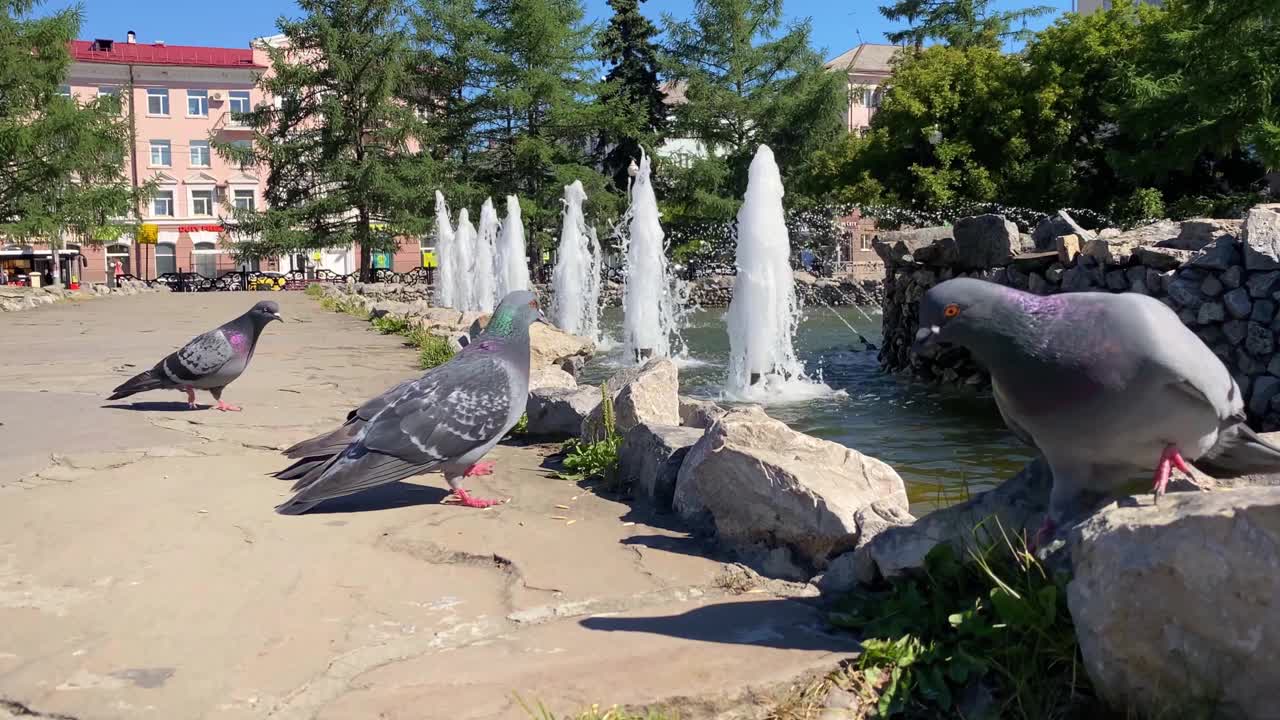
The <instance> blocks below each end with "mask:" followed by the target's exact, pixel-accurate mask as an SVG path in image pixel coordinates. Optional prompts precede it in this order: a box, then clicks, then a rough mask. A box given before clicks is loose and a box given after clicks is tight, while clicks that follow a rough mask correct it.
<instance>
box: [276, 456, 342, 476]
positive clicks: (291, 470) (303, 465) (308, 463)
mask: <svg viewBox="0 0 1280 720" xmlns="http://www.w3.org/2000/svg"><path fill="white" fill-rule="evenodd" d="M332 459H333V458H332V457H324V458H303V459H301V460H299V461H298V462H296V463H294V464H292V465H290V466H289V467H287V468H285V469H283V470H280V471H279V472H276V473H274V474H273V477H275V478H276V479H278V480H297V479H299V478H303V477H306V476H307V474H308V473H310V472H311V471H312V470H315V469H316V468H318V467H320V466H321V465H324V464H325V463H327V462H329V461H330V460H332Z"/></svg>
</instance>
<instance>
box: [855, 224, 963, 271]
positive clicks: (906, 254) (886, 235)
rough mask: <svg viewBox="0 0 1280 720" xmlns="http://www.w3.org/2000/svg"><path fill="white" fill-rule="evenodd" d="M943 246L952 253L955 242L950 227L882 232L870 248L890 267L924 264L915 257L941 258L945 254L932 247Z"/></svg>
mask: <svg viewBox="0 0 1280 720" xmlns="http://www.w3.org/2000/svg"><path fill="white" fill-rule="evenodd" d="M943 244H949V247H950V248H951V251H952V252H954V248H955V240H954V239H953V238H952V234H951V228H950V227H941V226H940V227H927V228H919V229H917V230H895V231H886V232H882V233H880V234H879V235H878V236H877V237H876V239H875V242H874V243H873V245H872V247H873V248H875V251H876V254H877V255H879V256H880V259H881V260H884V262H885V264H886V265H891V266H892V265H901V264H904V263H919V264H925V262H926V261H925V260H924V259H921V258H920V257H917V256H918V255H922V256H924V257H925V258H929V259H935V258H941V257H942V256H943V255H944V254H945V253H944V251H943V250H942V249H941V248H935V247H934V246H935V245H943ZM937 264H939V265H943V264H946V263H945V262H939V263H937Z"/></svg>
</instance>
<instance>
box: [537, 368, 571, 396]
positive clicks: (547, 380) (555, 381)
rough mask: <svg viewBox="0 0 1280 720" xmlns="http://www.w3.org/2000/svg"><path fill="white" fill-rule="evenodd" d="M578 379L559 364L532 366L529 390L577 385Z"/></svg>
mask: <svg viewBox="0 0 1280 720" xmlns="http://www.w3.org/2000/svg"><path fill="white" fill-rule="evenodd" d="M577 385H578V381H577V380H575V379H574V377H573V376H572V375H570V374H569V373H567V372H565V371H564V370H563V369H562V368H561V367H560V366H558V365H547V366H546V367H539V368H530V370H529V392H533V391H534V390H550V389H552V388H572V387H577Z"/></svg>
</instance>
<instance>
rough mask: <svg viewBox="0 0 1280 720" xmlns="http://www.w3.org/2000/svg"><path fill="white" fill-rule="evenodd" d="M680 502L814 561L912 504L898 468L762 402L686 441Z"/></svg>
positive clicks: (750, 539) (743, 537) (743, 539)
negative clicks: (812, 431) (769, 410)
mask: <svg viewBox="0 0 1280 720" xmlns="http://www.w3.org/2000/svg"><path fill="white" fill-rule="evenodd" d="M673 505H674V509H675V510H676V512H677V513H679V514H680V515H681V517H682V518H684V519H685V520H686V521H687V522H689V523H690V524H691V525H693V526H694V527H697V528H703V529H711V530H714V531H715V534H716V535H717V536H718V537H719V539H720V541H721V542H722V543H724V544H726V545H728V546H730V547H748V546H754V545H757V544H759V543H766V544H768V545H770V546H780V547H786V548H788V549H789V550H790V551H791V553H792V555H793V556H794V557H795V558H796V559H797V560H798V561H801V562H803V563H805V564H807V565H809V566H811V567H813V568H816V569H821V568H823V567H825V566H826V564H827V561H828V559H829V558H830V557H833V556H835V555H838V554H840V553H842V552H845V551H848V550H853V549H854V548H856V547H858V546H859V545H861V544H863V543H866V542H867V541H868V540H870V539H871V537H870V536H871V531H872V530H873V529H879V528H881V527H883V525H884V520H883V518H898V517H901V516H902V515H903V514H905V513H906V512H907V507H908V504H907V493H906V488H905V486H904V485H903V483H902V478H900V477H899V476H898V473H896V472H894V470H893V468H891V467H889V466H888V465H887V464H885V463H883V462H881V461H879V460H877V459H875V458H873V457H870V456H867V455H863V454H862V453H860V452H858V451H857V450H853V449H850V448H846V447H844V446H842V445H837V444H836V443H833V442H828V441H826V440H820V439H818V438H815V437H810V436H808V435H804V434H802V433H798V432H795V431H794V430H792V429H790V428H788V427H787V426H786V425H784V424H783V423H781V422H779V421H777V420H774V419H773V418H770V417H769V416H768V415H766V414H765V413H764V410H762V409H761V408H760V407H758V406H755V405H748V406H744V407H739V408H734V409H732V410H730V411H729V412H727V413H726V414H725V415H724V417H722V418H720V420H719V421H717V422H716V423H715V424H714V425H712V426H711V428H710V429H709V430H707V431H706V434H705V435H703V436H702V439H700V440H699V441H698V442H697V444H695V445H694V446H693V447H692V448H691V449H690V450H689V454H688V456H686V457H685V460H684V464H683V465H682V466H681V468H680V474H679V477H678V479H677V480H676V493H675V498H674V502H673Z"/></svg>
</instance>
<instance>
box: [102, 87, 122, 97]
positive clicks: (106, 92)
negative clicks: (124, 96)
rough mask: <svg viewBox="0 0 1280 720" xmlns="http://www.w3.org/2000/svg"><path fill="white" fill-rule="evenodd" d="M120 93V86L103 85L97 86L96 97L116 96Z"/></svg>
mask: <svg viewBox="0 0 1280 720" xmlns="http://www.w3.org/2000/svg"><path fill="white" fill-rule="evenodd" d="M118 95H120V88H118V87H116V86H114V85H103V86H102V87H100V88H98V97H117V96H118Z"/></svg>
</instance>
